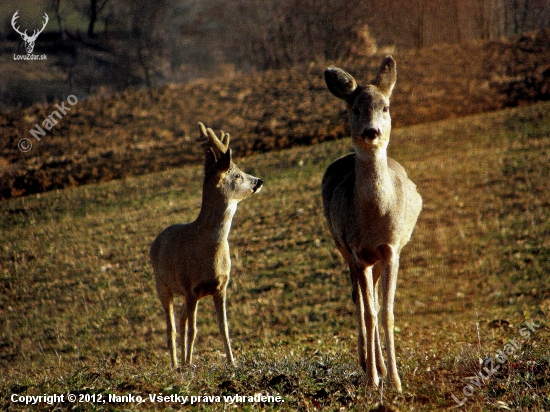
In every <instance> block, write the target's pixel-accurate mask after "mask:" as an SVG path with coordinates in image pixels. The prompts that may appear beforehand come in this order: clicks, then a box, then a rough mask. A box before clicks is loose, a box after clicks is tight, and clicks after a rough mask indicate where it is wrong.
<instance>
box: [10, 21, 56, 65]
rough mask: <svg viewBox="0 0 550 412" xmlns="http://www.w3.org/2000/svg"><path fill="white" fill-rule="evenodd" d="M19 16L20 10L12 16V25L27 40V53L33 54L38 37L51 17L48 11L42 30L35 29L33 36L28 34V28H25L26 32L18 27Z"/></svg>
mask: <svg viewBox="0 0 550 412" xmlns="http://www.w3.org/2000/svg"><path fill="white" fill-rule="evenodd" d="M18 18H19V10H17V11H16V12H15V13H14V14H13V17H12V18H11V26H12V27H13V29H14V30H15V31H16V32H17V33H19V34H20V35H21V38H22V39H23V41H24V42H25V49H26V50H27V53H28V54H31V53H32V51H33V49H34V42H35V41H36V39H37V38H38V35H39V34H40V33H42V32H43V31H44V29H45V28H46V24H48V21H49V20H50V18H49V17H48V15H47V14H46V13H44V24H43V25H42V28H41V29H40V30H34V32H33V33H32V36H29V35H28V34H27V30H25V32H21V31H20V30H19V27H16V20H17V19H18Z"/></svg>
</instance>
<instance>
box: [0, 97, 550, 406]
mask: <svg viewBox="0 0 550 412" xmlns="http://www.w3.org/2000/svg"><path fill="white" fill-rule="evenodd" d="M549 136H550V104H548V103H544V104H538V105H534V106H529V107H523V108H519V109H513V110H506V111H502V112H495V113H490V114H485V115H478V116H472V117H467V118H463V119H458V120H452V121H445V122H437V123H429V124H424V125H418V126H414V127H409V128H403V129H397V130H395V131H394V132H393V135H392V143H391V146H390V155H391V156H392V157H394V158H395V159H396V160H398V161H399V162H401V164H403V166H404V167H405V168H406V169H407V171H408V173H409V176H410V177H411V178H412V179H413V181H415V183H416V184H417V186H418V188H419V191H420V193H421V194H422V196H423V199H424V210H423V212H422V214H421V217H420V219H419V222H418V225H417V227H416V229H415V232H414V234H413V237H412V240H411V243H410V244H409V245H408V246H407V247H406V248H405V250H404V251H403V254H402V259H401V269H400V273H399V281H398V289H397V295H396V314H395V315H396V332H397V333H396V350H397V357H398V367H399V371H400V374H401V379H402V382H403V385H404V391H403V394H398V393H396V392H395V391H394V390H393V389H392V388H391V387H387V386H386V385H384V386H383V387H381V388H380V389H379V390H374V389H370V388H366V387H365V381H364V378H363V375H362V373H361V371H360V368H359V366H358V363H357V359H356V341H357V338H356V319H355V314H354V307H353V304H352V302H351V290H350V285H349V280H348V275H347V268H346V265H345V263H344V262H343V261H342V259H341V258H340V257H339V255H338V252H337V251H336V250H335V248H334V246H333V243H332V240H331V239H330V236H329V234H328V231H327V228H326V225H325V223H324V219H323V216H322V211H321V199H320V193H319V192H320V190H319V186H320V180H321V177H322V173H323V171H324V169H325V168H326V166H327V165H328V164H329V163H330V162H331V161H333V160H334V159H336V158H337V157H338V156H340V155H343V154H345V153H347V152H348V151H349V144H350V143H349V140H341V141H336V142H329V143H323V144H319V145H315V146H311V147H301V148H295V149H290V150H286V151H281V152H271V153H268V154H264V155H256V156H252V157H249V158H245V159H240V160H238V161H237V163H238V164H239V166H240V167H241V168H242V169H243V170H245V171H247V172H248V173H251V174H253V175H255V176H259V177H261V178H263V179H264V181H265V182H266V183H265V187H264V189H263V190H262V192H261V193H260V194H258V195H255V196H253V197H251V198H249V199H246V200H245V201H243V202H242V203H241V204H240V205H239V210H238V211H237V214H236V216H235V219H234V222H233V230H232V232H231V236H230V243H231V254H232V263H233V269H232V280H231V283H230V286H229V290H228V292H229V306H228V317H229V326H230V334H231V338H232V343H233V346H234V353H235V355H236V358H237V363H238V364H237V366H236V367H234V368H232V367H227V366H226V365H225V363H224V361H225V358H224V355H223V345H222V343H221V339H220V338H219V335H218V332H217V326H216V323H215V319H214V310H213V305H212V303H211V300H210V299H204V300H203V301H201V304H200V305H199V318H198V328H199V336H198V340H197V343H196V347H195V365H194V366H192V367H189V368H181V369H179V370H177V371H171V370H170V368H169V357H168V351H167V348H166V342H165V325H164V318H163V315H162V310H161V307H160V304H159V302H158V300H157V298H156V296H155V290H154V283H153V278H152V271H151V268H150V265H149V262H148V258H147V255H148V248H149V245H150V244H151V242H152V240H153V239H154V237H155V236H156V235H157V234H158V233H159V232H160V231H161V230H162V229H163V228H164V227H166V226H168V225H169V224H172V223H176V222H185V221H191V220H193V219H194V218H195V217H196V215H197V213H198V209H199V206H200V191H201V183H202V170H201V168H200V167H187V168H182V169H174V170H169V171H165V172H161V173H155V174H150V175H146V176H141V177H135V178H127V179H124V180H117V181H111V182H107V183H103V184H99V185H89V186H85V187H79V188H73V189H68V190H63V191H54V192H50V193H46V194H42V195H33V196H29V197H24V198H18V199H11V200H9V201H4V202H2V203H0V213H1V215H2V233H3V242H2V248H1V249H0V325H1V326H0V327H1V329H0V370H1V371H2V372H1V378H0V405H1V406H2V408H3V409H9V410H19V409H25V407H24V406H22V405H21V404H17V403H14V402H12V401H11V396H12V394H20V395H22V396H25V395H34V396H37V395H43V394H48V395H50V394H54V393H56V394H65V400H66V396H67V395H68V394H69V393H70V394H75V395H77V396H82V397H83V399H86V396H88V398H90V397H91V396H96V399H97V397H98V396H99V395H101V396H102V399H103V400H105V399H108V396H109V394H113V395H117V396H124V395H134V396H135V395H140V396H142V397H143V398H144V402H142V403H139V402H135V401H133V402H126V403H109V402H107V403H103V402H99V403H80V404H71V403H69V402H64V403H58V404H56V405H48V404H46V403H40V404H38V405H35V406H33V409H39V410H52V409H75V408H76V409H77V410H112V409H172V408H176V407H178V404H176V403H170V402H165V403H151V402H150V401H149V400H148V395H149V394H157V395H158V394H163V395H171V394H172V395H179V396H203V395H208V396H224V395H225V396H234V395H237V394H238V395H241V396H254V395H255V394H259V393H262V394H271V395H280V396H281V398H282V399H283V400H284V402H281V403H263V404H260V403H249V402H243V403H238V406H239V407H240V408H242V409H243V410H251V409H257V408H258V407H262V408H263V409H265V410H272V409H278V410H279V409H280V410H302V411H309V410H317V409H324V410H340V409H342V408H343V410H378V411H382V410H386V411H388V410H402V411H408V410H421V411H428V410H447V409H453V408H454V407H455V406H457V403H456V401H455V400H454V399H453V395H454V396H455V397H456V398H457V399H459V400H461V399H463V398H466V401H465V402H464V405H463V406H462V409H463V410H473V411H478V410H502V409H504V410H517V411H523V410H525V411H527V410H529V411H537V410H549V409H550V397H549V395H548V393H550V373H549V370H548V364H549V361H550V353H549V350H548V347H550V346H549V345H550V334H549V333H548V327H547V326H546V323H547V321H548V316H549V313H550V285H549V282H548V273H550V237H549V236H548V234H549V233H550V223H549V221H548V218H547V212H548V206H549V200H550V190H549V189H548V184H547V179H548V175H549V159H550V139H549ZM525 321H535V322H536V324H537V325H541V326H540V327H539V328H536V329H534V330H533V331H531V333H530V334H529V336H528V337H526V334H525V329H523V328H524V327H525V326H524V325H525V324H524V322H525ZM522 331H523V332H522ZM522 333H523V334H522ZM511 340H512V341H518V340H519V342H520V343H518V344H517V347H515V346H514V347H513V350H512V349H511V348H510V346H507V345H509V343H510V341H511ZM504 349H508V350H509V352H510V353H509V356H508V359H506V361H505V362H503V363H502V364H501V367H500V370H499V372H498V373H496V374H495V375H494V376H489V377H487V373H486V372H483V366H480V359H481V362H482V363H483V362H484V361H486V360H488V357H493V359H496V355H497V354H498V353H499V352H498V351H499V350H504ZM479 372H481V373H482V374H483V375H484V376H486V377H487V379H485V380H484V381H483V382H481V383H480V384H479V386H478V385H476V384H475V383H474V384H472V379H471V378H469V377H472V376H474V375H476V374H478V373H479ZM478 376H479V375H478ZM468 385H470V387H468ZM465 387H466V389H464V388H465ZM464 391H465V392H464ZM464 393H467V394H469V395H470V396H466V395H464ZM227 407H229V405H227V406H226V405H224V404H223V403H211V402H209V401H208V399H207V402H202V403H195V404H194V405H193V406H192V408H195V409H215V410H225V409H226V408H227Z"/></svg>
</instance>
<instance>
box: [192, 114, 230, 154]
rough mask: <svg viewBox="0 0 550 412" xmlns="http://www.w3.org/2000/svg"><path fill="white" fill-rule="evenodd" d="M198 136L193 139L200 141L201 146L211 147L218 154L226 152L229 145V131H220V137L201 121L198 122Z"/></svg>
mask: <svg viewBox="0 0 550 412" xmlns="http://www.w3.org/2000/svg"><path fill="white" fill-rule="evenodd" d="M198 126H199V132H200V136H199V137H197V138H196V139H195V140H196V141H197V142H200V143H201V147H203V148H205V149H208V148H212V149H214V150H215V151H217V152H218V153H220V154H223V153H225V152H227V149H228V147H229V133H227V134H226V133H224V132H223V131H220V137H219V138H218V136H216V133H214V131H213V130H212V129H211V128H209V127H208V128H206V127H205V126H204V124H203V123H202V122H199V123H198Z"/></svg>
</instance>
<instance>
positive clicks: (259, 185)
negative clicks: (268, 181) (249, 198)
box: [254, 179, 264, 190]
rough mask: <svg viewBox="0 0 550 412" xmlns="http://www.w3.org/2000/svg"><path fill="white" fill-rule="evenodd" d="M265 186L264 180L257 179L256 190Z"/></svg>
mask: <svg viewBox="0 0 550 412" xmlns="http://www.w3.org/2000/svg"><path fill="white" fill-rule="evenodd" d="M263 184H264V181H263V180H262V179H256V185H255V186H254V190H258V189H259V188H260V187H262V185H263Z"/></svg>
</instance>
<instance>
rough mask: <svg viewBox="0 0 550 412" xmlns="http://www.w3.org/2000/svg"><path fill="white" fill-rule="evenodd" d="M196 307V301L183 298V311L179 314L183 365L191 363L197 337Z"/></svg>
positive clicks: (190, 298) (189, 296)
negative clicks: (183, 356) (183, 355)
mask: <svg viewBox="0 0 550 412" xmlns="http://www.w3.org/2000/svg"><path fill="white" fill-rule="evenodd" d="M197 305H198V300H197V298H195V297H194V296H192V295H187V296H186V297H185V310H184V311H182V313H181V318H180V329H181V336H182V338H183V339H182V349H183V353H184V354H185V363H186V364H188V365H191V363H192V362H193V345H194V344H195V337H196V336H197Z"/></svg>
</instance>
